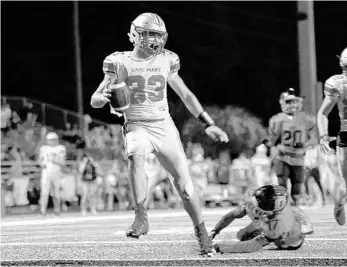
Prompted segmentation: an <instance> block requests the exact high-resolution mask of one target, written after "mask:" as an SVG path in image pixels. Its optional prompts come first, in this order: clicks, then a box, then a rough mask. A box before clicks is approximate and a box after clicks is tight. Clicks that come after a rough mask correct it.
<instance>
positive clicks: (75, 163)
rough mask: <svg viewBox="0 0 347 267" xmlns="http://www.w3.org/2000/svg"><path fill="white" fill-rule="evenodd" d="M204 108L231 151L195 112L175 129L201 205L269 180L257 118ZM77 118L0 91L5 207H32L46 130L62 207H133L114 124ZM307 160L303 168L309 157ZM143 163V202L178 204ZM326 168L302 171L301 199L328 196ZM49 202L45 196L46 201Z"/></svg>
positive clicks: (161, 176)
mask: <svg viewBox="0 0 347 267" xmlns="http://www.w3.org/2000/svg"><path fill="white" fill-rule="evenodd" d="M179 109H180V107H176V108H175V109H174V110H173V113H175V112H184V110H181V111H180V110H179ZM206 109H207V110H208V111H209V113H210V114H211V115H212V116H213V118H214V119H215V120H216V122H217V123H218V125H221V126H223V124H225V123H229V124H230V123H232V124H233V129H234V134H235V136H231V140H232V142H233V143H232V144H231V147H232V149H231V153H230V151H226V150H223V148H220V147H218V146H216V145H214V144H213V142H211V141H210V140H209V139H208V138H207V137H206V135H205V134H204V132H203V130H202V129H201V127H200V126H199V125H198V123H197V122H196V120H195V119H194V118H191V119H188V120H186V122H185V123H184V124H183V125H182V127H181V128H180V132H181V138H182V142H183V144H184V148H185V151H186V155H187V158H188V160H189V167H190V173H191V176H192V177H193V179H194V181H195V183H196V185H197V187H198V188H199V191H200V193H201V201H202V203H203V204H204V205H205V206H206V207H214V206H227V205H235V204H237V203H238V202H239V201H241V198H242V194H243V193H244V191H245V190H246V189H247V188H250V187H256V186H262V185H264V184H269V183H272V184H276V183H277V182H278V181H277V177H276V175H275V174H274V173H273V171H272V168H271V159H270V157H269V155H270V153H269V151H268V149H267V147H266V146H265V145H260V146H255V145H254V144H256V143H259V140H261V139H263V138H264V136H265V135H266V132H267V131H266V128H265V127H264V126H263V122H262V121H261V120H260V119H259V118H258V117H256V116H254V115H253V114H251V113H249V112H248V111H247V110H245V109H243V108H241V107H233V106H228V107H226V108H224V109H223V108H218V107H207V108H206ZM77 121H78V118H77V115H76V114H74V113H73V112H70V111H67V110H64V109H60V108H58V107H55V106H52V105H49V104H45V103H41V102H36V101H34V100H31V99H26V98H16V97H2V98H1V177H2V198H3V199H2V200H3V201H2V204H3V207H4V209H3V210H4V211H5V212H7V213H16V212H23V211H24V210H25V211H26V212H39V209H38V207H39V203H40V178H41V177H40V175H41V169H40V166H39V164H38V153H39V149H40V147H41V146H42V145H43V144H44V139H45V136H46V134H47V132H48V131H54V132H56V133H57V134H58V135H59V140H60V144H62V145H64V146H65V147H66V148H67V155H66V159H67V165H66V166H65V167H64V169H63V175H62V177H61V188H60V197H61V200H62V210H63V211H68V210H74V211H76V210H81V212H82V214H86V213H87V211H91V212H92V213H96V212H98V211H104V210H105V211H106V210H107V211H112V210H124V209H131V208H132V203H131V193H130V186H129V184H128V179H127V178H128V174H127V172H128V168H127V161H126V158H125V155H124V149H123V140H122V135H121V126H120V125H119V124H114V125H112V124H111V125H110V124H104V123H102V122H100V121H95V120H93V119H92V118H91V117H90V116H88V115H85V116H84V130H83V131H81V130H78V129H77V126H76V124H75V122H77ZM87 159H90V160H91V162H92V165H93V168H94V169H93V172H94V173H95V179H93V181H92V183H91V184H92V187H88V188H87V187H86V186H85V185H86V183H85V182H84V181H83V180H82V176H83V175H82V173H83V172H84V169H85V168H86V166H87V165H86V162H87ZM334 161H335V155H331V156H330V162H334ZM324 162H326V161H324ZM323 164H324V163H323ZM306 165H307V166H308V167H307V168H309V164H306ZM329 166H332V165H329ZM311 169H314V167H313V168H311ZM145 170H146V176H147V178H148V181H149V182H148V184H149V187H150V194H149V199H150V201H149V208H150V209H154V208H179V207H181V201H180V198H179V197H178V195H177V193H176V190H175V189H174V187H173V186H172V185H171V182H170V177H169V176H168V174H167V173H166V171H164V170H163V169H162V167H161V165H160V164H159V162H158V161H157V160H156V157H155V156H154V155H153V154H150V155H149V156H148V157H147V160H146V167H145ZM332 171H333V169H331V168H324V166H321V172H320V175H319V177H318V183H317V179H313V178H316V177H315V175H314V173H313V174H312V172H310V174H308V175H307V177H306V188H307V190H306V193H305V196H303V201H302V204H303V205H313V204H316V205H324V204H326V203H327V202H329V201H331V199H330V194H331V192H332V188H333V180H332V178H331V177H333V176H332V175H331V173H330V174H329V172H332ZM311 176H312V177H311ZM329 177H330V178H329ZM319 182H321V184H322V188H321V189H320V188H319V187H318V185H319ZM86 190H87V191H88V192H87V191H86ZM87 193H88V194H91V195H92V198H91V200H92V203H90V204H89V205H88V203H86V201H89V199H86V198H85V197H84V196H86V194H87ZM52 205H53V203H52V199H51V198H50V202H49V207H52ZM88 207H90V209H88Z"/></svg>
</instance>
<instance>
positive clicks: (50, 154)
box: [38, 132, 66, 216]
mask: <svg viewBox="0 0 347 267" xmlns="http://www.w3.org/2000/svg"><path fill="white" fill-rule="evenodd" d="M65 157H66V148H65V147H64V146H63V145H59V137H58V135H57V134H56V133H55V132H49V133H47V135H46V145H43V146H42V147H41V148H40V153H39V158H38V161H39V164H40V166H41V197H40V204H41V214H42V215H43V216H46V212H47V205H48V198H49V194H50V192H51V194H52V198H53V205H54V214H55V215H59V214H60V179H61V178H62V169H63V167H64V166H65Z"/></svg>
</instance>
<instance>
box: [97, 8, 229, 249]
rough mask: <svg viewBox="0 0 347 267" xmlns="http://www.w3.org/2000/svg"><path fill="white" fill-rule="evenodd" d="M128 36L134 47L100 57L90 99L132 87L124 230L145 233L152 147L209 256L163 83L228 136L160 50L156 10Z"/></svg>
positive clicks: (215, 135)
mask: <svg viewBox="0 0 347 267" xmlns="http://www.w3.org/2000/svg"><path fill="white" fill-rule="evenodd" d="M128 35H129V37H130V41H131V42H132V43H133V44H134V49H133V50H132V51H129V52H119V53H117V52H116V53H113V54H111V55H109V56H108V57H106V59H105V60H104V65H103V70H104V73H105V77H104V80H103V81H102V82H101V84H100V85H99V87H98V89H97V90H96V92H95V93H94V94H93V96H92V99H91V105H92V106H93V107H94V108H101V107H103V106H104V105H105V104H106V103H108V102H109V99H110V97H111V89H110V88H109V87H108V85H109V83H110V82H112V83H115V85H114V87H120V86H124V85H125V84H126V85H127V86H128V87H129V89H130V90H131V100H130V107H129V108H128V109H127V110H126V111H125V113H124V117H125V124H124V127H123V133H124V141H125V149H126V153H127V156H128V159H129V167H130V172H129V174H130V175H129V178H130V184H131V188H132V193H133V198H134V208H135V221H134V223H133V224H132V226H131V227H130V229H129V230H128V231H127V232H126V235H127V236H128V237H135V238H139V236H140V235H143V234H147V232H148V229H149V227H148V221H147V210H146V207H145V205H144V203H145V202H146V197H147V192H146V191H147V190H146V189H147V179H146V177H145V172H144V161H145V157H146V155H147V154H149V153H150V152H153V153H154V154H155V155H156V157H157V158H158V160H159V162H160V163H161V164H162V166H163V167H164V168H165V169H166V170H167V171H168V172H169V173H170V174H171V175H172V177H173V180H174V181H173V183H174V185H175V187H176V189H177V191H178V193H179V195H180V197H181V199H182V202H183V206H184V208H185V210H186V211H187V212H188V214H189V216H190V217H191V219H192V221H193V224H194V229H195V234H196V237H197V239H198V241H199V244H200V250H201V253H202V254H207V255H212V254H213V246H212V242H211V240H210V239H209V237H208V234H207V231H206V228H205V225H204V222H203V219H202V216H201V211H200V204H199V196H198V192H197V190H195V188H194V185H193V181H192V179H191V177H190V175H189V170H188V163H187V158H186V155H185V153H184V150H183V147H182V144H181V141H180V137H179V132H178V130H177V128H176V126H175V125H174V123H173V120H172V118H171V117H170V114H169V110H168V102H167V90H166V87H167V83H169V85H170V87H171V88H172V89H173V90H174V91H175V92H176V93H177V94H178V95H179V97H180V98H181V99H182V101H183V103H184V104H185V106H186V107H187V108H188V110H189V111H190V112H191V113H192V114H193V115H194V116H195V117H196V118H197V119H199V120H200V121H201V122H202V124H203V126H204V127H205V130H206V133H207V134H208V135H209V136H210V137H211V138H212V139H213V140H215V141H223V142H227V141H228V136H227V134H226V133H225V132H223V131H222V130H221V129H220V128H218V127H217V126H215V124H214V121H213V120H212V118H211V117H210V116H209V115H208V114H207V113H206V112H205V111H204V109H203V108H202V106H201V104H200V103H199V101H198V100H197V98H196V97H195V95H194V94H193V93H192V92H191V91H190V90H189V89H188V88H187V86H186V85H185V83H184V82H183V80H182V79H181V77H180V76H179V75H178V70H179V69H180V61H179V57H178V56H177V55H176V54H175V53H173V52H171V51H169V50H166V49H164V45H165V43H166V41H167V37H168V33H167V31H166V27H165V24H164V21H163V20H162V19H161V18H160V17H159V16H158V15H156V14H153V13H144V14H141V15H139V16H138V17H137V18H136V19H135V20H134V21H133V22H132V23H131V28H130V33H129V34H128ZM111 109H112V108H111Z"/></svg>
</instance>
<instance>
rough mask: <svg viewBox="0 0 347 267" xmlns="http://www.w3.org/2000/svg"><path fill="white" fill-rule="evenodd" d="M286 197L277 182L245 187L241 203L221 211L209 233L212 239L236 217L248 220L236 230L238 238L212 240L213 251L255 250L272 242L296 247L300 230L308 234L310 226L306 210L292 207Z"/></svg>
mask: <svg viewBox="0 0 347 267" xmlns="http://www.w3.org/2000/svg"><path fill="white" fill-rule="evenodd" d="M288 198H289V197H288V193H287V190H286V188H284V187H282V186H279V185H265V186H262V187H260V188H258V189H257V190H251V189H250V190H248V191H247V192H246V194H245V197H244V200H245V203H244V204H243V205H240V206H239V207H237V208H236V209H234V210H232V211H231V212H229V213H228V214H227V215H225V216H224V217H223V218H222V219H221V220H220V221H219V222H218V223H217V224H216V226H215V228H214V229H213V230H212V231H211V234H210V236H211V238H212V239H213V238H214V237H215V236H216V235H217V234H218V233H219V232H220V231H221V230H222V229H224V228H225V227H227V226H228V225H229V224H230V223H231V222H232V221H233V220H234V219H236V218H242V217H244V216H246V215H248V216H249V217H250V218H251V220H252V222H251V224H250V225H248V226H247V227H246V228H243V229H241V230H240V231H239V232H238V234H237V237H238V239H239V240H241V242H237V243H222V244H216V245H215V247H216V250H217V252H221V253H242V252H255V251H258V250H260V249H261V248H263V247H264V246H266V245H268V244H270V243H272V242H273V243H274V244H275V245H276V246H277V247H278V248H280V249H298V248H300V247H301V245H302V244H303V242H304V238H305V235H304V234H305V233H306V234H312V233H313V227H312V225H311V223H310V221H309V219H308V217H307V216H306V214H305V213H304V212H303V211H302V210H301V209H300V208H298V207H292V206H291V205H290V202H289V201H288ZM302 223H303V224H302Z"/></svg>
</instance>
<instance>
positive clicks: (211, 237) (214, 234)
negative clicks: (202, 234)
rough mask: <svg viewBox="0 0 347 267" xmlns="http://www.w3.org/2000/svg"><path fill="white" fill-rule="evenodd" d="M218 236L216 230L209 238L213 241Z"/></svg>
mask: <svg viewBox="0 0 347 267" xmlns="http://www.w3.org/2000/svg"><path fill="white" fill-rule="evenodd" d="M216 235H218V233H217V232H216V230H212V231H211V232H210V234H209V235H208V236H209V237H210V239H211V240H213V239H214V238H215V237H216Z"/></svg>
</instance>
